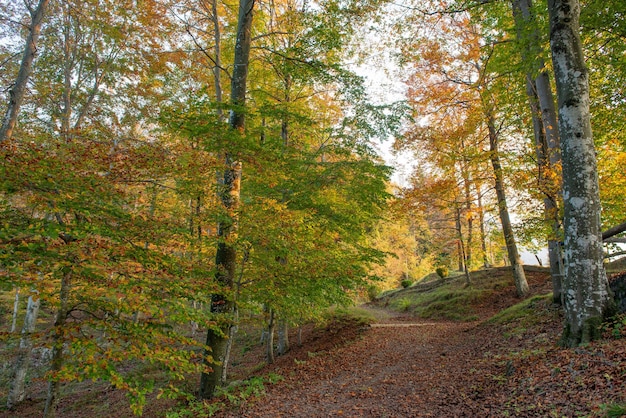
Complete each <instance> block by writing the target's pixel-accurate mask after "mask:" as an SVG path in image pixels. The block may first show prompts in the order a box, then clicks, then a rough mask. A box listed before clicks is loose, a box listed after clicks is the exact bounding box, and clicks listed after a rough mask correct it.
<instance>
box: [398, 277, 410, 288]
mask: <svg viewBox="0 0 626 418" xmlns="http://www.w3.org/2000/svg"><path fill="white" fill-rule="evenodd" d="M412 284H413V281H411V280H408V279H405V280H402V281H401V282H400V285H401V286H402V287H403V288H405V289H406V288H407V287H410V286H411V285H412Z"/></svg>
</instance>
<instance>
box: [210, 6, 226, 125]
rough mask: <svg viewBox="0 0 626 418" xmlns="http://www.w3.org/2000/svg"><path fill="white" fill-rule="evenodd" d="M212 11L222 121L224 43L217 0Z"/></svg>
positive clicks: (217, 90) (214, 71)
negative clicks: (222, 49) (222, 47)
mask: <svg viewBox="0 0 626 418" xmlns="http://www.w3.org/2000/svg"><path fill="white" fill-rule="evenodd" d="M211 13H212V20H213V42H214V43H215V46H214V47H213V48H214V49H213V51H214V53H215V65H214V66H213V84H214V87H215V101H216V102H217V105H218V108H217V116H218V118H219V119H220V121H221V120H222V119H223V111H222V108H221V107H220V106H221V104H222V102H223V100H222V80H221V73H222V52H221V46H222V45H221V43H222V39H221V37H222V35H221V32H220V21H219V18H218V16H217V0H212V1H211Z"/></svg>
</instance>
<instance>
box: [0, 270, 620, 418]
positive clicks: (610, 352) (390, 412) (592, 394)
mask: <svg viewBox="0 0 626 418" xmlns="http://www.w3.org/2000/svg"><path fill="white" fill-rule="evenodd" d="M528 278H529V282H530V285H531V289H532V291H533V293H535V294H543V293H546V291H547V290H548V289H549V286H550V285H549V279H548V277H547V276H546V274H545V273H531V274H529V275H528ZM516 302H518V300H517V299H516V298H515V294H514V289H513V287H512V286H511V287H510V288H505V289H500V290H498V291H497V292H494V293H493V295H492V297H491V299H490V300H484V301H482V303H481V305H480V307H479V308H478V309H479V311H478V314H479V317H480V320H479V321H476V322H471V323H467V322H465V323H464V322H452V321H443V322H442V321H426V320H419V319H416V318H411V317H410V316H408V315H400V314H397V313H395V314H394V313H390V312H387V311H383V310H382V308H379V307H375V306H370V307H369V309H370V310H372V312H374V313H375V314H376V316H377V317H379V318H380V319H379V320H378V322H377V323H376V324H373V325H372V326H368V325H365V326H364V325H363V324H362V323H359V322H357V321H350V320H342V321H339V322H333V323H331V324H329V325H328V326H327V327H325V328H313V327H312V326H309V327H307V328H306V329H304V332H303V345H302V346H297V345H296V344H295V341H296V336H295V333H294V335H292V337H291V341H292V349H291V350H290V352H288V353H287V354H286V355H284V356H280V357H278V358H277V360H276V362H275V363H274V364H272V365H268V366H265V367H263V368H261V369H259V367H257V366H258V365H259V364H260V363H261V362H262V360H263V349H262V347H260V346H259V345H254V346H253V347H251V348H250V349H248V350H247V351H246V352H245V354H244V353H243V351H242V350H237V351H236V352H235V354H237V355H236V356H235V358H234V359H233V366H234V367H233V369H232V373H233V377H234V378H235V379H245V378H248V377H250V376H252V375H259V376H263V375H268V374H269V373H276V374H279V375H281V376H282V377H283V380H281V381H280V382H278V383H276V384H266V385H265V388H266V396H263V397H259V398H256V399H248V400H247V401H245V402H243V403H241V404H239V405H238V406H236V407H230V409H228V410H226V411H223V412H221V413H219V414H217V415H216V416H219V417H268V418H269V417H335V416H344V417H428V416H433V417H465V416H467V417H502V416H517V417H546V416H548V417H549V416H555V417H562V416H565V417H573V416H605V415H606V405H610V404H622V405H623V404H626V383H625V382H626V338H621V339H617V340H611V339H606V340H603V341H600V342H597V343H594V344H591V345H590V346H587V347H584V348H579V349H573V350H571V349H569V350H568V349H561V348H559V347H557V345H556V343H557V341H558V336H559V334H560V331H561V323H562V322H561V318H560V315H559V313H558V310H557V309H555V308H554V307H553V306H550V303H549V301H546V300H545V299H539V300H538V301H537V302H536V303H535V304H534V305H533V306H532V307H531V308H532V309H533V310H536V311H537V312H539V315H536V320H534V321H530V322H528V323H516V324H509V325H496V324H493V323H491V322H488V321H486V319H487V318H489V317H491V316H492V315H493V314H494V313H496V312H497V311H499V310H500V309H502V308H503V307H505V306H510V305H513V304H514V303H516ZM104 389H105V387H104V386H103V385H96V384H91V386H89V385H87V386H85V388H84V389H83V390H82V393H81V392H80V391H78V390H77V391H76V392H73V393H70V394H67V395H66V396H64V398H63V400H62V402H61V404H60V405H59V407H60V409H59V412H58V415H57V416H59V417H94V416H98V417H100V416H102V417H104V416H107V417H126V416H130V415H131V414H130V413H129V411H128V409H127V404H128V403H127V402H126V401H125V400H124V395H123V394H122V393H120V392H118V391H111V390H110V389H109V390H104ZM85 391H92V394H93V396H92V397H90V398H88V399H91V400H92V403H89V402H87V403H86V405H85V406H84V408H82V409H81V408H78V409H77V408H76V407H75V406H76V405H75V403H76V402H79V401H80V402H85ZM40 401H41V399H38V400H33V401H32V402H31V404H30V405H25V406H24V407H23V408H21V409H20V410H19V411H16V412H13V413H12V414H11V415H7V414H6V413H2V412H0V416H2V417H30V416H41V409H40V406H41V403H40ZM217 401H218V402H219V401H221V400H217ZM73 404H74V405H73ZM94 404H97V405H94ZM171 406H173V403H172V401H165V400H159V401H156V402H151V401H149V403H148V405H147V408H146V410H145V413H144V416H148V417H163V416H165V412H164V411H165V410H167V409H168V407H171ZM103 410H104V411H105V413H104V414H102V415H101V413H102V411H103ZM95 411H100V412H99V413H98V415H96V412H95Z"/></svg>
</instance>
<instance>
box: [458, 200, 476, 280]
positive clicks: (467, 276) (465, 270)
mask: <svg viewBox="0 0 626 418" xmlns="http://www.w3.org/2000/svg"><path fill="white" fill-rule="evenodd" d="M456 205H457V207H456V232H457V239H458V240H459V260H463V262H462V263H461V262H459V267H460V270H461V271H462V272H463V273H464V274H465V285H466V286H469V285H471V284H472V279H471V277H470V273H469V268H468V267H467V263H466V262H465V260H466V257H465V244H464V242H463V230H462V226H461V208H460V207H459V203H457V204H456Z"/></svg>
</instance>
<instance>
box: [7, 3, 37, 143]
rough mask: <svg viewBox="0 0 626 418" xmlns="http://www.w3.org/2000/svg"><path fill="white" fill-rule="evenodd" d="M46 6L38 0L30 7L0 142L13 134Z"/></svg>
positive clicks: (8, 138)
mask: <svg viewBox="0 0 626 418" xmlns="http://www.w3.org/2000/svg"><path fill="white" fill-rule="evenodd" d="M47 7H48V0H39V3H38V4H37V8H36V9H35V10H32V9H30V10H29V11H30V16H31V22H30V26H29V28H28V29H29V33H28V38H27V39H26V47H25V48H24V55H23V57H22V63H21V64H20V69H19V71H18V73H17V77H16V79H15V83H14V84H13V86H12V87H11V89H10V90H9V105H8V107H7V111H6V114H5V116H4V119H3V121H2V127H0V143H2V142H4V141H8V140H10V139H11V137H12V136H13V129H14V128H15V124H16V123H17V117H18V115H19V112H20V107H21V106H22V101H23V100H24V94H25V93H26V86H27V84H28V78H29V77H30V73H31V69H32V65H33V61H34V59H35V54H36V53H37V41H38V39H39V34H40V33H41V24H42V22H43V16H44V14H45V12H46V8H47Z"/></svg>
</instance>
